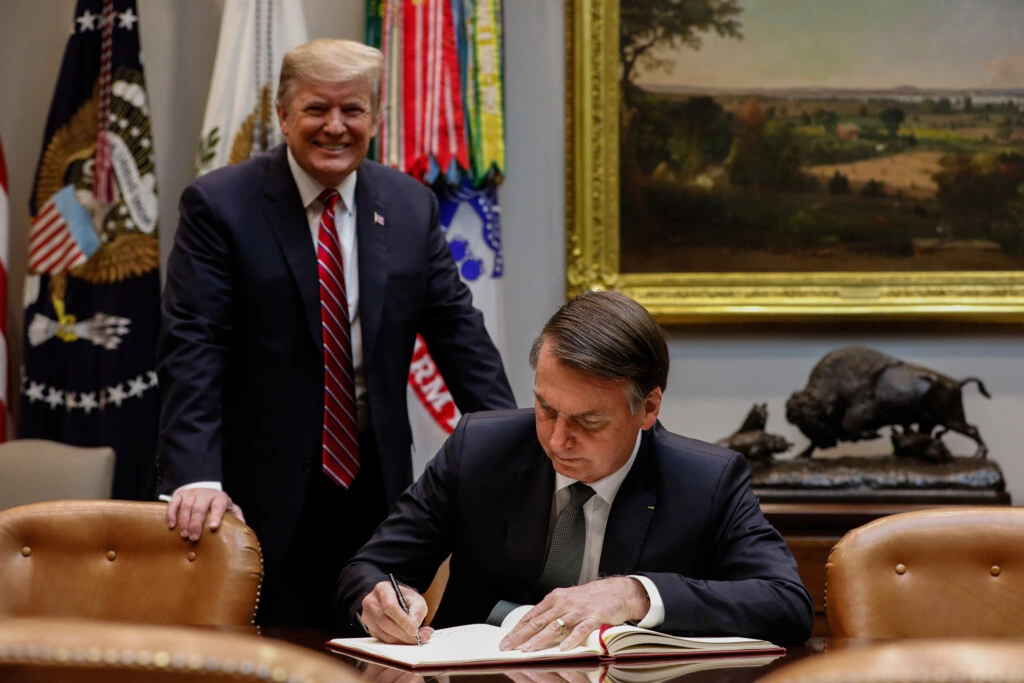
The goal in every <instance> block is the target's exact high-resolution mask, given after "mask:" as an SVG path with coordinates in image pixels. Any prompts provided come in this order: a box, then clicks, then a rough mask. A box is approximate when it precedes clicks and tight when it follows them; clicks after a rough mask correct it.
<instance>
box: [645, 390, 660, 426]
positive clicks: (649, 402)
mask: <svg viewBox="0 0 1024 683" xmlns="http://www.w3.org/2000/svg"><path fill="white" fill-rule="evenodd" d="M661 397H662V394H661V387H654V389H652V390H651V393H649V394H647V398H645V399H644V404H643V407H642V408H641V410H642V411H643V412H644V421H643V422H642V423H641V424H640V429H650V428H651V427H653V426H654V423H655V422H657V421H658V414H659V413H661Z"/></svg>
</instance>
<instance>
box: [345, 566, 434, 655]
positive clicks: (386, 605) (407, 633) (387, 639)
mask: <svg viewBox="0 0 1024 683" xmlns="http://www.w3.org/2000/svg"><path fill="white" fill-rule="evenodd" d="M402 595H404V596H405V602H406V604H408V605H409V613H408V614H406V613H405V611H404V610H402V606H401V605H400V604H399V603H398V598H397V597H396V596H395V589H394V588H393V587H392V586H391V582H390V581H381V582H380V583H378V584H377V585H376V586H374V587H373V590H372V591H371V592H370V593H369V594H368V595H367V596H366V597H365V598H363V614H362V620H363V625H364V626H365V627H366V630H367V631H369V632H370V635H371V636H373V637H374V638H376V639H377V640H379V641H381V642H382V643H406V644H409V645H415V644H416V632H417V630H418V631H419V635H420V639H421V640H422V641H423V642H424V643H425V642H427V641H428V640H430V636H431V634H432V633H433V632H434V629H432V628H430V627H429V626H420V624H422V623H423V618H424V617H426V616H427V601H426V600H424V599H423V596H422V595H420V594H419V593H417V592H416V591H414V590H413V589H412V588H409V587H408V586H402Z"/></svg>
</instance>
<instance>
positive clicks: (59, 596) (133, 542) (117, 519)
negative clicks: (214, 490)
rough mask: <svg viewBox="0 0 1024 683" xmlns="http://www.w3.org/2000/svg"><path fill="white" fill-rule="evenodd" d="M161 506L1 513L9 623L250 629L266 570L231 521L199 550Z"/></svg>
mask: <svg viewBox="0 0 1024 683" xmlns="http://www.w3.org/2000/svg"><path fill="white" fill-rule="evenodd" d="M166 509H167V506H166V505H164V504H162V503H135V502H127V501H72V500H65V501H53V502H47V503H36V504H33V505H25V506H22V507H17V508H12V509H10V510H5V511H3V512H0V617H2V616H10V617H18V616H47V617H83V618H88V619H108V620H114V621H134V622H150V623H162V624H250V623H252V620H253V618H254V616H255V612H256V605H257V602H258V599H259V589H260V582H261V581H262V578H263V563H262V558H261V555H260V547H259V542H258V541H257V540H256V534H255V533H253V531H252V529H250V528H249V527H247V526H246V525H245V524H243V523H242V522H240V521H238V519H237V518H236V517H234V516H232V515H230V514H229V515H225V516H224V523H223V524H222V525H221V528H220V529H218V530H217V531H216V532H213V533H211V532H210V531H209V530H207V531H205V532H204V533H203V535H202V537H201V538H200V539H199V541H198V542H196V543H192V542H191V541H189V540H188V539H183V538H181V536H180V535H179V534H178V531H177V530H176V529H174V530H171V529H168V528H167V524H166V522H165V521H164V513H165V511H166Z"/></svg>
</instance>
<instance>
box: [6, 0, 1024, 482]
mask: <svg viewBox="0 0 1024 683" xmlns="http://www.w3.org/2000/svg"><path fill="white" fill-rule="evenodd" d="M304 5H305V9H306V21H307V25H308V26H309V29H310V35H311V37H321V36H335V37H346V38H357V39H358V38H359V37H360V36H361V35H362V30H363V28H362V27H363V9H362V8H363V0H304ZM138 6H139V15H140V19H141V21H140V25H141V32H142V33H141V37H142V44H143V51H144V55H145V62H146V70H147V71H146V75H147V78H148V81H149V94H150V99H151V103H152V110H153V130H154V135H155V144H156V151H157V170H158V174H159V181H160V193H161V195H160V207H161V218H162V226H161V228H162V230H163V234H162V239H161V243H162V245H163V246H164V254H165V256H166V249H167V247H168V246H169V244H170V240H171V237H172V233H173V229H174V226H175V223H176V204H177V199H178V196H179V194H180V193H181V190H182V189H183V188H184V186H185V185H186V184H187V183H188V182H189V180H190V179H191V176H192V164H193V155H194V151H195V141H196V140H197V138H198V133H199V127H200V125H201V123H202V115H203V109H204V107H205V102H206V96H207V88H208V86H209V79H210V75H211V73H212V69H213V59H214V54H215V50H216V40H217V34H218V30H219V24H220V10H221V7H222V6H223V2H222V0H139V1H138ZM73 7H74V0H45V1H38V0H36V1H32V0H0V17H3V22H2V24H0V64H3V65H4V68H3V69H0V137H2V139H3V143H4V147H5V149H6V152H7V162H8V167H9V169H10V175H11V195H12V196H11V203H12V208H13V209H14V213H13V215H12V222H13V228H12V235H11V254H12V259H11V264H10V275H9V279H10V286H9V303H10V310H11V314H10V315H11V317H10V319H9V321H8V330H9V335H10V338H11V347H12V358H13V359H14V361H15V365H14V367H15V368H16V367H17V361H18V359H19V358H20V347H21V343H20V334H21V329H22V320H21V316H20V310H21V305H20V298H21V281H22V278H23V275H24V262H23V258H17V257H18V256H20V255H22V254H24V253H25V243H26V236H27V225H28V218H27V215H26V209H25V207H27V197H28V193H29V188H30V186H31V175H32V172H33V170H34V168H35V163H36V159H37V156H38V154H39V148H40V144H41V138H42V131H43V125H44V120H45V117H46V112H47V108H48V106H49V99H50V96H51V94H52V89H53V85H54V83H55V80H56V75H57V69H58V67H59V64H60V57H61V53H62V50H63V46H64V42H65V39H66V35H67V29H68V25H69V23H70V18H71V14H72V11H73ZM505 21H506V50H507V58H506V83H507V93H506V108H507V122H508V123H507V125H508V179H507V181H506V184H505V187H504V188H503V190H502V192H501V201H502V210H503V218H504V224H503V238H504V243H505V249H506V258H507V266H506V267H507V270H506V280H505V296H506V306H505V308H506V314H507V321H506V326H505V327H506V339H505V348H506V349H507V356H508V357H507V358H506V365H507V368H508V371H509V375H510V379H511V380H512V386H513V389H514V390H515V392H516V396H517V397H518V399H519V402H520V404H521V405H524V406H525V405H529V404H530V403H531V402H532V397H531V393H530V388H531V384H532V373H531V371H530V368H529V365H528V363H527V360H526V357H527V352H528V349H529V345H530V342H531V341H532V339H533V337H534V335H535V334H536V332H537V331H538V330H539V329H540V327H541V325H542V324H543V322H544V321H545V320H546V319H547V317H548V316H549V315H550V314H551V313H552V312H553V311H554V310H555V308H557V306H558V305H559V304H560V303H561V302H562V301H563V298H564V292H565V285H564V282H565V231H564V219H563V216H564V209H563V205H564V200H565V187H564V163H563V157H564V155H563V151H564V139H563V128H564V121H565V117H564V110H565V108H564V84H565V78H564V74H563V58H564V49H565V46H564V39H563V35H564V10H563V6H562V2H560V1H559V0H509V1H508V2H506V16H505ZM670 336H671V342H670V349H671V353H672V360H673V364H674V365H673V369H672V373H671V375H670V378H669V391H668V395H667V398H666V401H665V405H664V408H663V413H662V417H663V422H665V424H666V425H667V426H669V427H670V428H671V429H673V430H675V431H679V432H683V433H686V434H688V435H690V436H695V437H698V438H703V439H708V440H714V439H717V438H719V437H721V436H725V435H727V434H729V433H731V432H732V431H733V430H735V428H736V427H737V426H738V425H739V422H740V420H741V419H742V417H743V415H744V414H745V413H746V411H747V409H748V408H749V407H750V404H751V403H753V402H755V401H758V402H761V401H767V402H768V409H769V414H770V417H769V428H770V430H771V431H776V432H780V433H782V434H785V435H786V436H787V437H788V438H789V439H790V440H791V441H796V442H797V443H798V445H799V446H801V447H802V445H803V444H804V443H806V441H805V440H804V439H803V438H802V437H801V436H800V435H799V433H797V432H796V431H795V430H794V429H793V428H792V427H790V426H789V425H788V424H787V423H786V422H785V419H784V404H785V399H786V397H787V396H788V395H789V393H790V392H792V391H793V390H795V389H797V388H799V387H801V386H802V385H803V383H804V382H805V381H806V377H807V373H808V372H809V371H810V369H811V367H812V366H813V364H814V362H815V361H816V360H817V359H818V358H820V357H821V356H822V355H823V354H824V353H825V352H826V351H828V350H831V349H833V348H836V347H838V346H842V345H848V344H867V345H872V346H875V347H877V348H879V349H881V350H883V351H886V352H888V353H892V354H895V355H898V356H902V357H905V358H909V359H913V360H914V361H916V362H918V363H921V364H924V365H928V366H932V367H934V368H936V369H939V370H941V371H944V372H946V373H948V374H950V375H953V376H955V377H962V376H968V375H976V376H979V377H981V378H983V379H984V380H985V382H986V384H987V385H988V388H989V390H990V391H991V392H992V394H993V399H992V400H991V401H986V400H985V399H984V398H982V397H980V396H979V395H978V394H977V392H976V391H975V390H974V388H973V387H969V388H968V389H967V390H966V394H967V396H966V398H965V404H966V410H967V415H968V418H969V419H970V420H971V421H972V422H974V423H976V424H977V425H978V426H979V427H980V429H981V432H982V434H983V435H984V436H985V438H986V439H987V440H988V442H989V445H990V446H991V449H992V454H993V457H994V458H995V459H997V460H998V461H999V463H1000V464H1001V465H1002V466H1003V468H1004V470H1005V471H1006V474H1007V479H1008V481H1009V484H1010V489H1011V492H1017V493H1018V494H1019V495H1024V459H1022V458H1021V457H1020V456H1019V455H1018V454H1017V452H1016V449H1017V445H1018V443H1020V442H1021V440H1022V436H1024V362H1022V356H1024V345H1022V344H1021V342H1022V340H1024V334H1022V333H1021V332H1020V331H1017V330H1013V329H997V330H985V331H982V330H979V329H976V328H972V327H970V326H967V325H965V326H963V327H961V328H959V329H955V330H952V331H950V330H946V331H943V332H941V333H939V332H931V333H928V332H922V331H911V330H904V329H900V328H896V327H893V328H886V327H877V328H873V329H871V330H870V331H860V332H857V331H855V332H849V331H846V332H842V333H840V332H822V331H815V330H813V329H809V328H807V327H802V326H799V325H790V326H786V327H776V328H774V329H772V330H758V329H757V328H752V329H749V330H745V331H743V332H736V331H721V330H714V329H692V328H686V327H679V328H674V329H671V330H670ZM15 375H16V372H15ZM13 386H15V387H16V386H17V376H15V378H14V383H13ZM948 443H949V445H950V447H951V448H953V450H954V451H955V452H959V453H967V452H970V450H971V445H970V444H969V443H968V442H966V441H965V440H962V439H959V438H956V437H949V439H948ZM882 448H884V444H878V445H871V444H868V445H866V446H865V450H866V451H868V452H870V451H877V450H879V449H882Z"/></svg>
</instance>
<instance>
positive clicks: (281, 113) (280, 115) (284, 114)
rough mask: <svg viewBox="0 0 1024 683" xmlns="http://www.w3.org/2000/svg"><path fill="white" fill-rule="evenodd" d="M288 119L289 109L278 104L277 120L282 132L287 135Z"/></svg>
mask: <svg viewBox="0 0 1024 683" xmlns="http://www.w3.org/2000/svg"><path fill="white" fill-rule="evenodd" d="M287 121H288V110H287V109H285V107H284V106H283V105H281V104H278V105H277V122H278V124H280V126H281V132H282V133H285V134H286V135H287V131H286V130H285V126H286V125H287Z"/></svg>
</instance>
